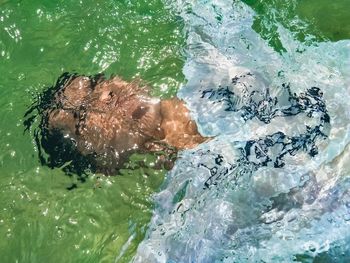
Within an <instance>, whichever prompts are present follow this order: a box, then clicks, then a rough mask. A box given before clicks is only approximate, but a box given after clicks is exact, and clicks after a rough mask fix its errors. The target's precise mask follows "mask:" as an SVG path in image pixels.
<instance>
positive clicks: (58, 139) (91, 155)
mask: <svg viewBox="0 0 350 263" xmlns="http://www.w3.org/2000/svg"><path fill="white" fill-rule="evenodd" d="M48 96H49V97H48ZM46 97H47V98H46V99H47V102H46V104H45V107H44V108H43V109H42V111H41V116H42V122H41V130H42V132H41V137H42V143H41V144H42V147H43V148H44V150H45V152H46V153H48V154H49V155H51V156H50V157H49V158H51V163H55V162H59V163H60V164H61V165H62V160H61V159H62V158H63V159H67V160H65V161H69V160H68V159H69V158H65V157H66V155H67V154H66V153H64V152H70V153H71V152H72V151H73V152H74V156H77V155H79V156H80V157H85V158H84V159H85V160H86V159H88V162H90V164H89V167H90V168H91V167H92V168H93V169H92V170H96V171H98V172H103V173H106V174H115V173H116V172H117V171H118V170H119V169H121V168H122V167H123V165H124V164H125V162H126V161H128V159H129V157H130V155H131V154H133V153H149V152H163V153H164V154H163V155H160V156H159V158H158V159H159V162H161V163H163V164H165V167H166V168H168V169H170V168H171V166H172V162H173V160H174V158H173V157H174V155H176V152H177V151H178V150H182V149H188V148H193V147H195V146H196V145H198V144H200V143H202V142H204V141H205V140H207V138H204V137H203V136H201V135H200V134H199V132H198V130H197V125H196V123H195V122H194V121H193V120H192V119H191V117H190V113H189V110H188V109H187V108H186V106H185V104H184V102H183V101H182V100H180V99H178V98H172V99H166V100H160V99H158V98H154V97H151V96H150V95H149V92H148V88H147V87H145V86H140V84H139V83H138V82H136V81H135V82H126V81H124V80H122V79H121V78H119V77H112V78H111V79H105V78H104V77H103V76H101V75H98V76H94V77H87V76H78V75H67V74H66V75H63V77H61V78H60V80H59V81H58V82H57V85H56V86H55V87H53V88H52V89H51V93H46ZM62 145H65V146H64V147H62ZM67 149H69V151H68V150H67ZM57 151H60V153H58V152H57ZM55 155H56V156H55ZM170 156H172V157H170ZM52 166H55V165H52ZM56 166H57V165H56Z"/></svg>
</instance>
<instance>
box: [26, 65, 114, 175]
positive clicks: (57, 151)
mask: <svg viewBox="0 0 350 263" xmlns="http://www.w3.org/2000/svg"><path fill="white" fill-rule="evenodd" d="M78 76H79V75H78V74H76V73H73V74H71V73H67V72H66V73H63V74H62V75H61V76H60V77H59V78H58V80H57V82H56V84H55V85H53V86H51V87H49V88H46V89H44V91H43V92H42V93H40V94H38V95H36V98H35V100H34V102H33V103H32V105H31V106H30V107H29V109H28V110H27V111H26V113H25V114H24V119H25V120H24V122H23V124H24V126H25V131H29V130H30V129H32V127H33V134H34V139H35V143H36V147H37V150H38V157H39V160H40V163H41V165H46V166H48V167H50V168H55V167H60V168H61V169H62V170H63V171H64V172H65V173H66V174H67V175H70V176H72V175H74V174H75V175H77V176H78V179H79V180H80V181H82V182H84V181H85V180H86V177H87V175H88V172H89V171H91V172H96V171H97V166H96V158H97V156H96V155H93V154H90V155H82V154H81V153H80V152H79V151H78V150H77V147H76V145H75V143H74V141H72V139H69V138H64V136H62V134H61V133H60V132H59V131H58V130H51V131H49V129H48V118H49V112H50V111H52V110H54V109H59V108H62V105H61V102H60V101H57V100H56V99H55V97H56V95H59V94H60V93H61V92H63V91H64V89H65V87H66V86H67V85H68V84H69V83H70V82H71V81H72V80H73V79H75V78H76V77H78ZM103 79H104V76H103V75H102V74H97V75H94V76H89V80H90V81H91V87H92V89H93V88H94V87H95V86H96V84H97V83H98V82H99V81H101V80H103ZM36 120H38V121H39V124H38V126H37V127H34V123H35V122H36ZM110 172H112V171H104V173H110Z"/></svg>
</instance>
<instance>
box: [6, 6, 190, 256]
mask: <svg viewBox="0 0 350 263" xmlns="http://www.w3.org/2000/svg"><path fill="white" fill-rule="evenodd" d="M182 27H183V23H182V21H181V20H180V19H178V18H177V17H176V16H174V14H172V13H171V12H170V10H167V9H165V7H164V4H163V3H162V2H161V1H158V0H155V1H153V0H152V1H137V2H135V1H131V2H128V1H118V2H116V1H104V2H103V3H102V2H96V1H58V2H52V1H44V2H43V1H29V2H28V1H3V0H0V76H1V77H0V78H1V83H0V116H1V119H0V124H1V125H0V195H1V198H0V237H1V238H0V251H1V253H0V254H1V262H128V261H129V260H130V259H131V257H132V255H133V254H134V252H135V250H136V248H137V244H138V243H139V242H140V241H141V240H142V239H143V236H144V234H145V231H146V229H147V228H146V226H147V224H148V223H149V220H150V217H151V212H152V200H151V198H150V196H151V194H152V193H153V192H154V191H155V190H157V189H158V188H159V186H160V184H161V182H162V180H163V178H164V171H155V170H153V169H150V168H140V167H138V165H137V163H138V159H140V158H141V159H144V158H145V156H134V160H133V161H132V162H131V164H130V165H132V166H133V167H134V169H130V170H125V171H123V174H124V175H123V176H120V177H108V178H107V177H104V176H101V175H92V176H90V177H89V178H88V179H87V181H86V182H85V183H80V182H79V181H78V180H77V178H76V177H75V176H73V177H68V176H66V175H65V174H64V173H63V172H62V171H61V169H54V170H51V169H49V168H48V167H43V166H41V165H40V163H39V159H38V155H37V152H36V144H35V142H34V139H33V138H34V136H33V130H31V131H29V132H26V133H24V126H23V120H24V118H23V116H24V113H25V111H26V110H27V109H28V108H29V106H30V104H31V103H32V102H33V101H34V99H35V98H36V95H37V94H38V93H39V92H40V91H42V90H44V89H45V88H46V87H49V86H51V85H53V84H54V83H55V82H56V80H57V78H58V77H59V76H60V75H61V74H62V73H63V72H66V71H68V72H77V73H80V74H96V73H98V72H105V73H106V75H107V76H108V75H110V74H119V75H120V76H122V77H123V78H124V79H126V80H130V79H132V78H134V77H138V78H140V79H142V80H143V81H145V82H146V83H149V84H150V85H152V87H153V90H152V92H153V93H154V94H155V95H157V96H163V97H169V96H173V95H174V94H175V92H176V90H177V89H178V87H179V86H180V84H181V83H182V82H183V81H184V77H183V75H182V71H181V69H182V67H183V63H184V62H183V55H182V54H181V52H182V51H181V49H182V46H183V45H184V38H183V36H182V33H181V30H182ZM34 127H35V125H34ZM34 127H33V129H34ZM147 158H148V159H149V161H148V162H149V163H151V162H152V156H148V157H147ZM74 184H76V185H77V188H76V189H74V190H72V191H68V190H67V188H69V187H71V186H72V185H74Z"/></svg>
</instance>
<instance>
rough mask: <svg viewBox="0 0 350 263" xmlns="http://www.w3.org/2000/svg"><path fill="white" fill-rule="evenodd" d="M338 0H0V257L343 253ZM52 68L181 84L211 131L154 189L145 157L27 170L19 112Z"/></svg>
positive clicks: (345, 52)
mask: <svg viewBox="0 0 350 263" xmlns="http://www.w3.org/2000/svg"><path fill="white" fill-rule="evenodd" d="M349 7H350V2H349V1H348V0H337V1H333V2H332V3H330V2H329V1H326V0H317V1H316V0H315V1H313V0H308V1H306V0H304V1H297V0H293V1H279V0H269V1H266V0H265V1H263V0H261V1H253V0H244V1H232V2H231V1H224V0H206V1H181V0H178V1H169V2H162V1H160V0H158V1H157V0H151V1H105V2H104V3H103V4H102V3H100V2H98V1H97V2H96V1H89V0H88V1H60V2H57V3H55V2H47V3H42V1H30V2H25V1H6V0H5V1H4V0H2V1H1V0H0V61H1V62H0V76H1V80H2V81H1V83H0V114H1V126H0V148H1V151H0V187H1V190H0V191H1V200H0V209H1V213H0V234H1V237H2V238H1V240H0V251H1V256H2V260H3V262H46V261H49V262H129V261H130V260H132V258H133V261H135V262H152V263H153V262H216V261H218V262H219V261H223V262H291V261H293V260H294V261H301V262H313V261H315V262H348V261H349V255H348V251H349V247H348V244H349V237H350V233H349V231H350V230H349V226H348V222H349V219H350V215H349V212H350V211H349V202H350V199H349V193H348V188H349V183H350V182H349V170H350V167H349V164H348V162H347V160H348V159H349V154H350V148H349V147H350V146H349V135H350V134H349V123H350V122H349V118H350V116H349V111H348V108H349V98H348V96H349V95H348V94H349V83H350V74H349V72H350V71H349V69H350V67H349V66H350V42H349V40H347V39H349V38H350V28H349V25H350V23H349V17H350V15H349V11H348V10H350V8H349ZM325 16H326V18H325ZM65 71H69V72H78V73H81V74H96V73H98V72H105V73H106V75H107V76H108V75H111V74H118V75H121V76H123V77H124V78H125V79H126V80H130V79H132V78H134V77H139V78H141V79H142V80H144V81H146V82H147V83H149V84H150V85H152V87H153V90H152V92H153V94H154V95H156V96H160V97H169V96H172V95H174V94H175V93H176V92H177V90H178V89H179V88H180V87H181V88H180V90H179V92H178V94H177V95H178V96H179V97H181V98H183V99H184V100H185V101H186V103H187V104H188V106H189V108H190V109H191V111H192V114H193V117H194V118H195V119H196V121H197V123H198V125H199V129H200V130H201V132H202V133H203V134H205V135H207V136H215V138H214V139H213V140H212V141H210V142H208V143H206V144H203V145H201V146H199V147H198V148H196V149H194V150H192V151H184V152H182V153H181V154H180V158H179V159H178V162H177V163H176V165H175V167H174V169H173V170H172V171H171V172H170V173H168V174H167V175H166V178H165V182H164V183H163V184H162V182H163V178H164V171H155V170H153V169H151V168H140V167H138V165H137V161H138V159H144V158H147V159H148V162H149V163H151V162H152V156H134V157H133V160H131V162H130V167H132V169H125V170H123V171H122V173H123V176H119V177H104V176H102V175H90V176H89V177H88V178H87V180H86V182H85V183H81V182H79V181H78V180H77V178H76V177H75V176H72V177H68V176H66V175H65V174H64V173H63V172H62V171H61V170H60V169H54V170H50V169H49V168H47V167H42V166H40V165H39V160H38V157H37V152H36V145H35V142H34V141H33V130H31V131H29V132H28V133H24V127H23V124H22V122H23V115H24V112H25V111H26V109H28V107H29V105H30V104H31V103H32V102H33V100H34V97H35V94H37V93H38V92H40V91H42V90H43V89H45V88H46V87H48V86H51V85H53V84H54V83H55V81H56V79H57V77H58V76H60V75H61V74H62V73H63V72H65ZM185 79H186V81H185ZM232 92H233V94H232ZM328 117H329V118H328ZM328 120H329V121H328ZM74 184H76V185H77V188H76V189H74V190H72V191H69V190H67V188H69V187H71V186H72V185H74ZM159 189H161V190H160V192H159V193H158V194H156V195H154V193H155V191H158V190H159ZM152 196H154V199H152V198H151V197H152ZM150 221H151V222H150ZM149 222H150V223H149ZM146 232H147V234H146ZM145 234H146V236H145ZM139 244H140V245H139ZM135 253H136V255H134V254H135Z"/></svg>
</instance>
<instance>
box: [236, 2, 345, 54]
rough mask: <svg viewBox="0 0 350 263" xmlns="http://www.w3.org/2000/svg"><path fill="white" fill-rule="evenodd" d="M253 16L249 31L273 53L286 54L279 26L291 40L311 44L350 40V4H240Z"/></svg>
mask: <svg viewBox="0 0 350 263" xmlns="http://www.w3.org/2000/svg"><path fill="white" fill-rule="evenodd" d="M243 2H244V3H246V4H248V5H249V6H251V7H252V8H253V9H254V11H255V12H256V16H255V19H254V24H253V29H254V30H255V31H256V32H258V33H259V34H260V35H261V36H262V38H264V39H265V40H266V41H268V43H269V44H270V45H271V46H273V47H274V48H275V49H276V50H277V51H280V52H282V51H286V50H285V48H284V47H283V46H282V43H281V41H280V32H279V30H278V27H279V25H280V26H283V27H285V28H287V29H288V30H290V31H291V32H292V33H293V35H294V37H295V39H297V40H299V41H301V42H303V43H306V44H310V45H311V44H315V43H317V42H320V41H338V40H342V39H350V11H349V10H350V0H334V1H330V0H289V1H286V0H243Z"/></svg>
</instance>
